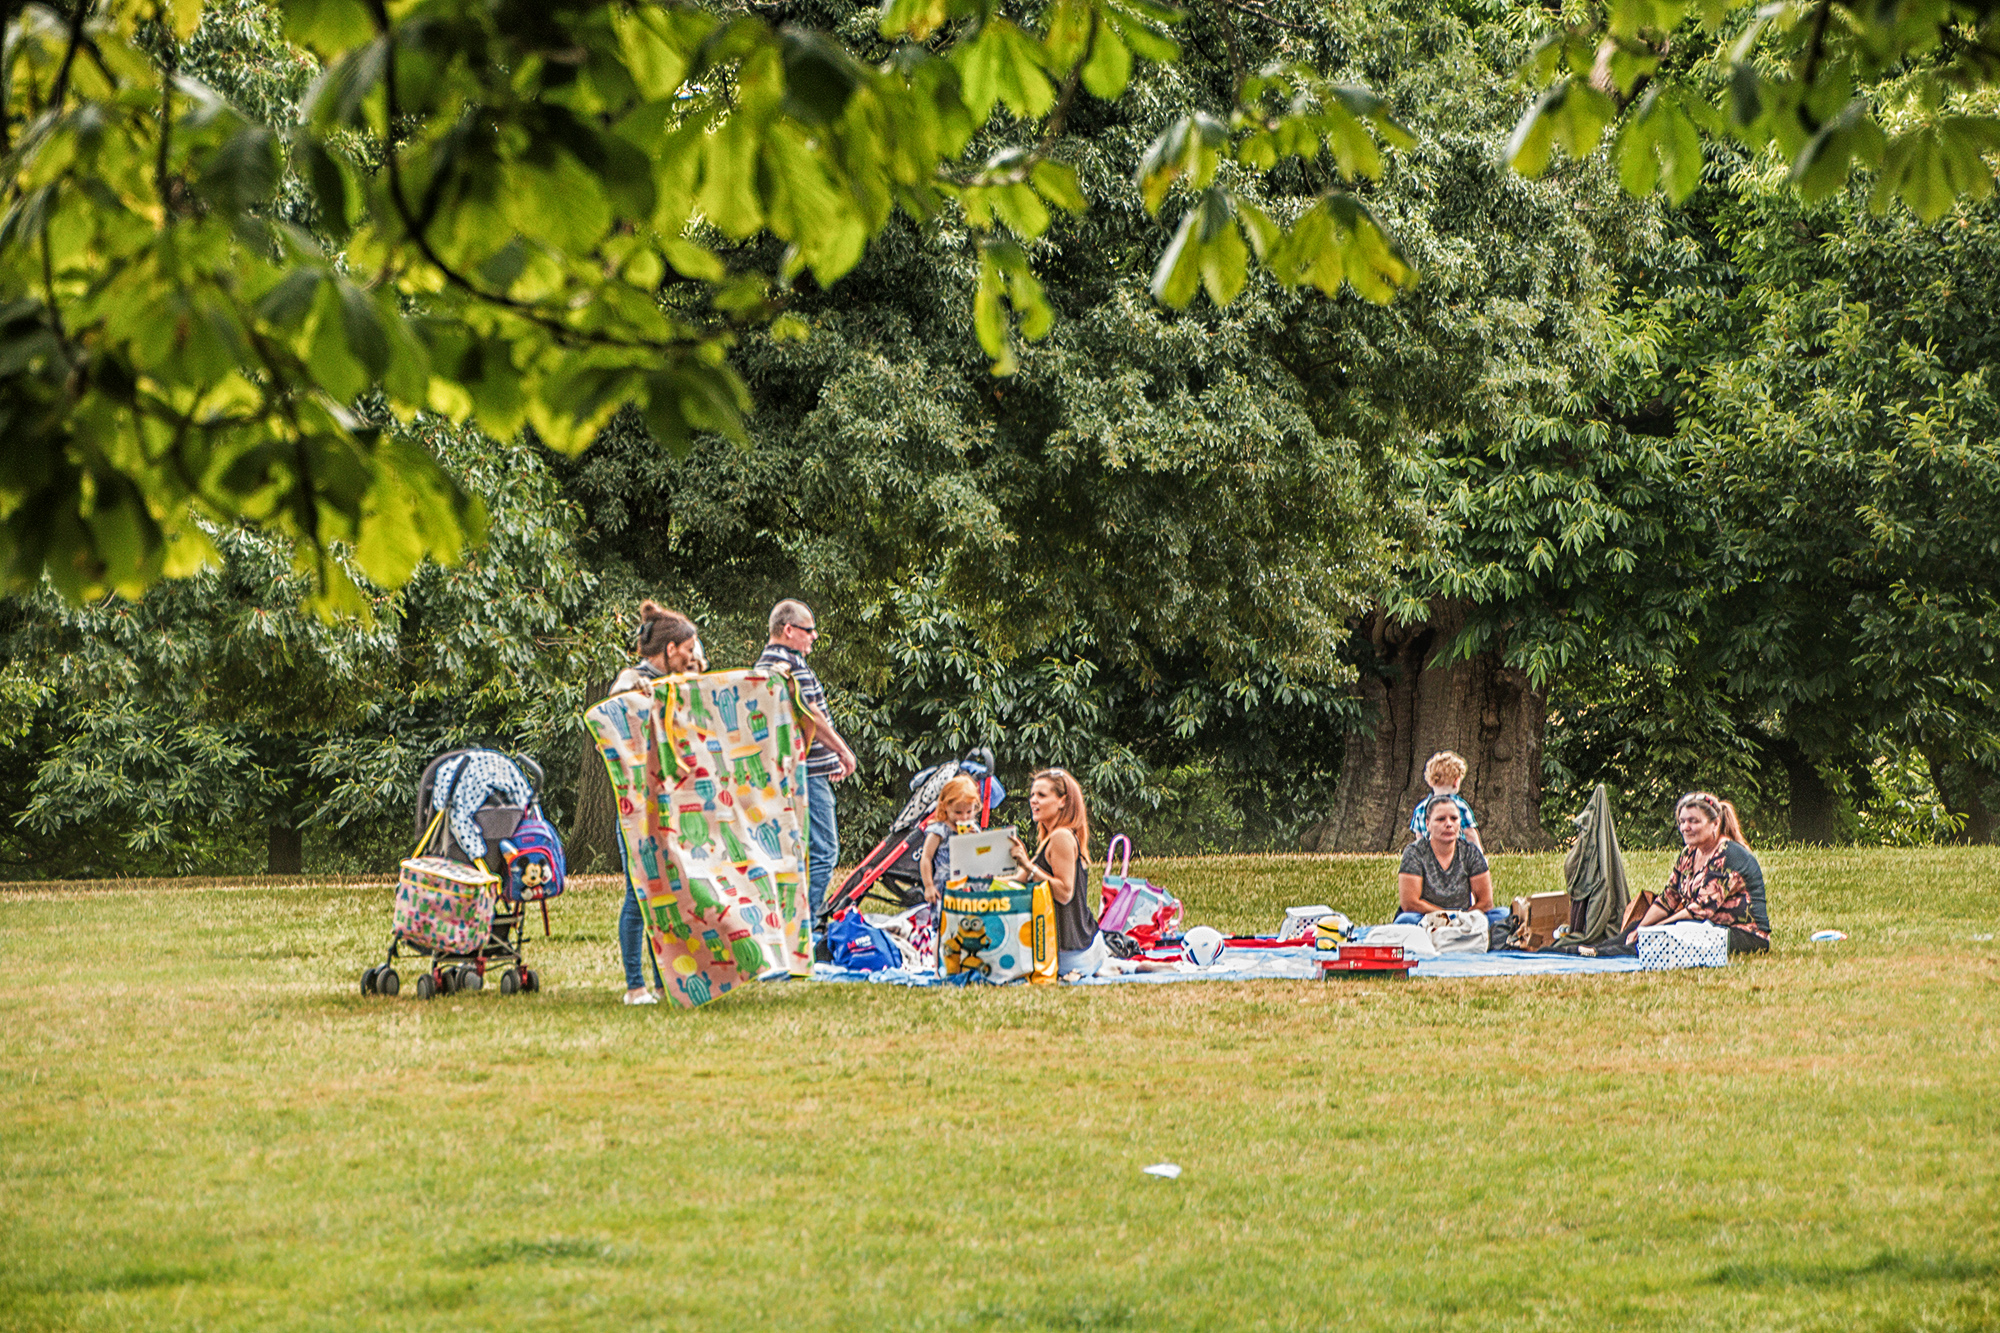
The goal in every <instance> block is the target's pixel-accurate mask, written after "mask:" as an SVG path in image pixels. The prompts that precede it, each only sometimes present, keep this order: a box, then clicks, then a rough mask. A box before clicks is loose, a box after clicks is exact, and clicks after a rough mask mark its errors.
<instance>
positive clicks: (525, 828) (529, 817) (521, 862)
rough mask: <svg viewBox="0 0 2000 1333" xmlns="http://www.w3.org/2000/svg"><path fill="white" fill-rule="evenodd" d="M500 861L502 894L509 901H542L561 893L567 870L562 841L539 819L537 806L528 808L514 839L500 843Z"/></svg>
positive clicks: (546, 821) (540, 812)
mask: <svg viewBox="0 0 2000 1333" xmlns="http://www.w3.org/2000/svg"><path fill="white" fill-rule="evenodd" d="M500 859H501V861H502V862H503V863H504V864H505V866H506V873H505V874H504V875H502V876H501V877H500V885H501V892H502V893H504V894H505V895H506V896H507V898H508V900H509V901H511V902H517V903H533V902H544V901H547V900H548V899H550V898H553V897H555V896H556V895H558V894H560V893H561V892H562V891H563V883H564V880H565V879H566V877H567V875H568V871H569V867H568V865H567V864H566V863H565V861H564V860H563V847H562V839H561V838H558V837H557V836H556V831H555V830H554V829H553V828H551V827H549V821H548V820H546V819H544V818H542V810H541V807H540V806H539V805H533V806H529V807H528V810H527V812H526V813H525V814H523V815H522V816H521V822H520V823H519V824H517V825H515V827H514V833H513V836H511V837H507V838H502V839H501V840H500Z"/></svg>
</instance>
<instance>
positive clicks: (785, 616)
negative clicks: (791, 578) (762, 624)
mask: <svg viewBox="0 0 2000 1333" xmlns="http://www.w3.org/2000/svg"><path fill="white" fill-rule="evenodd" d="M812 618H813V613H812V608H811V607H810V606H807V605H806V604H805V603H804V602H795V601H793V600H792V599H791V598H789V597H787V598H786V599H785V600H784V601H782V602H779V603H778V604H777V605H776V606H774V607H772V608H771V637H772V638H774V639H775V638H777V637H778V631H779V630H781V629H783V628H784V627H785V626H787V625H803V624H805V623H806V622H807V621H808V620H811V619H812Z"/></svg>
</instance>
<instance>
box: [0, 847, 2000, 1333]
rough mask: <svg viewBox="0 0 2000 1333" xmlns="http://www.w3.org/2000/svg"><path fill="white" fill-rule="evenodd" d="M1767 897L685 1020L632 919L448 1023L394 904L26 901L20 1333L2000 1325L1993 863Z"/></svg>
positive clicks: (1264, 869)
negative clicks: (1615, 953) (1549, 967)
mask: <svg viewBox="0 0 2000 1333" xmlns="http://www.w3.org/2000/svg"><path fill="white" fill-rule="evenodd" d="M1630 864H1631V868H1632V871H1633V875H1634V880H1635V882H1636V883H1638V884H1640V885H1642V886H1650V885H1653V884H1655V883H1657V881H1658V880H1659V879H1660V878H1661V877H1663V875H1664V873H1665V868H1666V864H1667V859H1666V857H1665V855H1664V854H1645V853H1641V854H1638V855H1635V856H1633V857H1631V860H1630ZM1764 864H1765V868H1766V871H1767V874H1768V875H1769V877H1770V881H1771V903H1772V910H1773V914H1774V916H1775V917H1776V920H1777V924H1778V926H1779V929H1780V934H1779V942H1778V945H1777V947H1776V949H1775V951H1774V953H1773V955H1772V956H1770V957H1768V958H1762V959H1752V960H1739V961H1738V962H1736V963H1733V964H1732V965H1731V966H1730V967H1729V968H1727V969H1725V970H1721V971H1714V972H1681V973H1664V974H1640V975H1612V976H1580V977H1569V978H1564V977H1537V978H1512V979H1493V980H1484V981H1405V982H1394V981H1381V980H1343V981H1338V982H1328V983H1321V982H1275V981H1273V982H1253V983H1245V984H1198V985H1197V984H1191V985H1179V986H1124V987H1078V988H1069V987H1060V986H1056V987H1038V988H1029V987H1009V988H1004V989H995V990H967V991H957V990H952V991H911V990H906V989H900V988H892V987H883V986H865V985H849V986H829V985H813V984H810V983H801V982H792V983H784V984H778V985H772V986H768V987H753V988H752V989H751V990H750V991H748V992H746V993H741V994H738V995H734V996H731V997H729V998H727V999H725V1000H723V1001H722V1002H720V1003H718V1004H716V1005H713V1006H711V1007H710V1008H708V1009H707V1010H704V1011H701V1012H696V1013H686V1012H681V1011H678V1010H675V1009H672V1008H669V1007H665V1006H662V1007H659V1008H653V1009H628V1008H626V1007H624V1006H622V1005H621V1004H619V1002H618V999H619V994H620V992H621V991H622V989H623V983H622V980H621V975H620V969H619V964H618V958H617V945H616V942H615V936H614V927H615V922H616V916H617V910H618V905H619V899H620V894H621V893H622V885H620V886H618V887H616V888H614V887H613V886H612V885H610V884H608V883H604V882H597V883H592V884H587V885H585V886H584V887H582V888H581V889H579V890H577V891H575V892H573V893H572V894H571V895H570V896H568V897H566V898H564V899H561V900H559V901H558V902H557V903H555V904H554V905H553V908H552V911H553V914H554V919H555V923H556V937H555V939H554V940H553V941H551V942H549V943H547V944H542V945H540V946H539V947H538V948H537V949H536V950H535V951H534V952H533V953H532V954H531V958H532V960H533V961H534V962H535V964H536V965H537V966H539V967H541V968H542V969H543V972H544V976H545V977H546V981H547V989H546V990H545V991H544V992H543V993H541V994H539V995H523V996H514V997H510V998H503V997H502V996H501V995H500V994H499V993H498V989H497V987H489V988H488V989H487V990H486V991H484V992H483V993H480V994H476V995H460V996H452V997H447V998H443V999H439V1000H435V1001H432V1002H430V1003H428V1004H426V1003H422V1002H419V1001H417V1000H415V999H414V998H412V996H411V989H410V985H409V974H407V973H406V981H405V989H404V993H403V995H402V997H400V998H398V999H393V1000H392V999H383V998H379V997H374V998H363V996H362V995H361V994H360V991H359V987H358V985H357V978H358V976H359V973H360V971H361V969H362V968H363V967H364V966H366V965H367V964H368V963H370V962H372V961H377V960H378V959H379V955H380V951H381V948H382V946H383V944H384V943H385V942H386V934H387V930H388V920H389V900H390V890H389V889H388V888H387V887H384V886H364V885H357V884H344V885H338V886H329V887H310V888H309V887H298V886H292V885H271V884H253V885H247V886H236V887H231V886H226V885H215V886H207V887H146V888H137V889H109V890H106V889H97V890H90V889H63V888H60V887H58V888H53V889H15V890H7V891H0V962H4V967H0V1020H4V1023H5V1038H4V1045H0V1169H4V1173H5V1177H4V1179H5V1186H4V1189H0V1329H116V1330H128V1329H147V1330H153V1329H195V1328H202V1329H255V1330H266V1329H288V1328H325V1329H338V1330H343V1333H344V1331H345V1330H350V1329H355V1328H395V1329H440V1330H451V1331H452V1333H463V1331H465V1330H474V1329H478V1330H484V1329H509V1330H515V1329H561V1330H581V1329H651V1328H659V1329H700V1330H704V1331H705V1333H706V1331H708V1330H731V1329H771V1328H783V1329H788V1330H808V1329H870V1330H872V1329H1098V1328H1132V1329H1180V1328H1189V1329H1266V1328H1268V1329H1317V1328H1349V1327H1355V1328H1387V1329H1402V1328H1410V1329H1460V1328H1463V1329H1479V1330H1488V1329H1537V1328H1583V1329H1601V1328H1661V1327H1665V1328H1673V1329H1708V1328H1713V1329H1730V1330H1734V1329H1787V1330H1792V1329H1799V1330H1806V1329H1826V1330H1839V1331H1840V1333H1860V1331H1862V1330H1877V1329H1879V1330H1905V1329H1932V1330H1947V1329H2000V1029H1996V1023H1995V1020H1996V1017H1997V1016H2000V943H1996V942H1995V939H1994V936H1995V935H1996V934H2000V850H1997V849H1993V848H1983V849H1928V850H1918V851H1908V852H1904V851H1866V852H1852V851H1831V852H1815V851H1799V852H1785V851H1780V852H1774V853H1771V854H1769V855H1767V856H1766V857H1765V858H1764ZM1143 869H1144V870H1145V872H1146V873H1148V874H1149V875H1151V876H1152V877H1153V878H1154V879H1156V880H1158V881H1160V882H1163V883H1166V884H1168V885H1171V886H1173V887H1175V888H1176V889H1177V890H1178V891H1180V892H1181V894H1182V896H1183V897H1184V898H1185V899H1186V901H1187V902H1188V905H1189V919H1190V922H1191V923H1192V922H1201V921H1206V922H1208V923H1210V924H1214V925H1218V926H1221V927H1223V928H1225V929H1236V930H1245V929H1248V930H1266V931H1268V930H1270V929H1272V928H1273V927H1275V925H1276V924H1277V921H1278V917H1279V915H1280V913H1281V912H1282V910H1283V908H1284V907H1285V906H1286V905H1288V904H1291V903H1308V902H1329V903H1332V904H1333V905H1335V906H1336V907H1339V908H1341V909H1342V910H1345V911H1347V912H1349V913H1350V914H1351V915H1354V916H1355V917H1356V918H1357V919H1370V918H1373V919H1378V920H1379V919H1384V918H1385V917H1386V914H1387V912H1388V911H1389V909H1390V906H1391V900H1392V896H1393V890H1392V887H1391V886H1392V884H1393V878H1394V877H1393V860H1392V858H1389V857H1372V858H1322V857H1275V858H1214V859H1204V860H1198V861H1194V860H1191V861H1178V862H1176V861H1157V860H1156V861H1152V862H1149V863H1148V864H1146V865H1145V866H1144V867H1143ZM1559 876H1560V867H1559V862H1558V859H1557V858H1555V857H1553V856H1542V857H1507V856H1503V857H1497V858H1495V875H1494V878H1495V881H1496V885H1497V890H1498V892H1499V894H1500V895H1501V896H1502V897H1503V898H1505V897H1512V896H1514V895H1516V894H1519V893H1525V892H1529V891H1531V890H1540V889H1545V888H1553V887H1558V886H1559ZM1829 926H1830V927H1837V928H1839V929H1842V930H1845V931H1847V932H1848V934H1849V935H1850V936H1851V938H1850V939H1849V940H1848V941H1847V942H1846V943H1844V944H1840V945H1836V946H1815V945H1811V944H1808V943H1807V942H1806V938H1805V937H1806V935H1807V934H1808V933H1809V932H1810V931H1812V930H1814V929H1817V928H1820V927H1829ZM1162 1161H1171V1162H1177V1163H1179V1164H1180V1165H1181V1166H1182V1167H1183V1168H1185V1174H1184V1175H1183V1176H1182V1177H1181V1178H1180V1179H1179V1180H1175V1181H1168V1180H1160V1179H1155V1178H1153V1177H1151V1176H1147V1175H1144V1174H1142V1173H1141V1171H1140V1168H1141V1167H1143V1166H1146V1165H1147V1164H1149V1163H1154V1162H1162Z"/></svg>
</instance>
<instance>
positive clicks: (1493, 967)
mask: <svg viewBox="0 0 2000 1333" xmlns="http://www.w3.org/2000/svg"><path fill="white" fill-rule="evenodd" d="M1638 970H1639V960H1638V959H1637V958H1577V957H1573V956H1571V955H1568V954H1551V953H1513V952H1502V953H1461V954H1447V955H1445V956H1444V957H1442V958H1427V959H1425V960H1424V961H1423V962H1421V963H1418V964H1417V966H1416V967H1415V968H1414V969H1412V970H1411V972H1410V975H1411V976H1412V977H1416V978H1419V979H1421V980H1425V981H1431V980H1439V981H1442V980H1449V979H1451V978H1456V977H1524V976H1562V975H1571V974H1575V973H1581V972H1637V971H1638ZM1319 975H1320V970H1319V963H1318V962H1317V960H1316V958H1315V955H1314V952H1313V950H1311V949H1308V948H1296V949H1224V950H1223V951H1222V957H1220V958H1218V959H1217V960H1216V961H1215V963H1214V964H1213V965H1212V966H1209V967H1190V968H1188V969H1187V970H1186V971H1177V972H1139V973H1134V974H1132V975H1129V976H1116V977H1085V978H1083V979H1082V980H1080V981H1073V982H1070V983H1069V984H1070V985H1073V986H1120V985H1126V984H1128V983H1131V982H1141V983H1145V984H1148V985H1164V984H1166V983H1168V982H1175V981H1315V980H1318V978H1319ZM813 980H814V981H867V982H871V983H873V984H875V985H881V986H942V985H945V984H946V982H945V979H944V978H943V977H940V976H937V975H935V974H934V973H929V972H911V971H907V970H905V969H903V968H888V969H885V970H883V971H880V972H851V971H849V970H848V969H846V968H844V967H835V966H833V965H832V964H831V963H815V964H814V965H813Z"/></svg>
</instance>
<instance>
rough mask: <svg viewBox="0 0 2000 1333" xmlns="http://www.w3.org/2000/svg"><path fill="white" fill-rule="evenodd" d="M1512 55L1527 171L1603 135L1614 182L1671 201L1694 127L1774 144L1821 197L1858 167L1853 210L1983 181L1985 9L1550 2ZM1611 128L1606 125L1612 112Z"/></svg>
mask: <svg viewBox="0 0 2000 1333" xmlns="http://www.w3.org/2000/svg"><path fill="white" fill-rule="evenodd" d="M1552 17H1553V21H1552V22H1551V23H1550V25H1549V26H1550V28H1551V29H1552V30H1551V31H1549V32H1548V33H1547V34H1546V35H1545V36H1544V37H1543V38H1542V40H1541V41H1540V43H1539V44H1538V46H1537V47H1536V50H1535V52H1534V54H1533V55H1532V56H1531V57H1530V59H1529V60H1528V62H1527V65H1526V72H1527V74H1528V76H1529V77H1530V78H1531V79H1532V80H1533V81H1534V82H1535V83H1536V84H1538V85H1542V86H1544V87H1545V91H1544V92H1543V93H1542V95H1541V97H1540V98H1539V100H1537V101H1536V102H1535V103H1534V105H1532V106H1531V107H1530V108H1529V109H1528V111H1527V114H1526V115H1524V116H1523V117H1522V118H1521V121H1520V124H1519V126H1518V127H1517V128H1516V130H1515V132H1514V136H1513V138H1512V141H1511V142H1510V143H1509V145H1508V159H1509V161H1510V162H1512V163H1513V165H1514V166H1516V167H1517V168H1519V169H1520V170H1522V171H1525V172H1527V173H1528V174H1530V175H1539V174H1540V173H1541V172H1542V171H1544V170H1546V169H1547V166H1548V164H1549V161H1550V159H1551V154H1552V152H1553V150H1554V149H1555V148H1556V147H1558V146H1560V147H1561V148H1563V149H1564V150H1566V151H1567V152H1568V153H1570V154H1571V155H1572V156H1575V157H1584V156H1586V155H1588V154H1589V153H1591V152H1592V151H1593V150H1595V149H1596V148H1597V146H1598V145H1599V143H1601V142H1602V141H1603V139H1604V136H1605V134H1606V133H1607V131H1611V132H1612V133H1613V145H1612V153H1613V155H1614V157H1615V158H1616V160H1617V162H1618V167H1619V171H1620V173H1621V175H1622V176H1623V177H1624V180H1625V183H1626V186H1627V188H1629V189H1630V190H1632V191H1633V193H1635V194H1644V193H1647V192H1649V191H1651V190H1653V189H1654V188H1655V187H1656V186H1657V187H1658V188H1660V189H1662V190H1664V191H1665V193H1666V194H1667V195H1668V196H1669V197H1671V198H1672V199H1674V200H1675V201H1677V202H1678V201H1680V200H1683V199H1686V198H1687V197H1688V196H1689V195H1690V194H1691V193H1693V191H1694V190H1695V188H1696V186H1697V185H1698V184H1699V182H1700V179H1701V162H1702V155H1701V136H1702V135H1703V134H1704V133H1705V134H1708V135H1712V136H1715V137H1717V138H1722V139H1726V140H1730V141H1733V142H1734V143H1736V144H1739V145H1742V146H1744V147H1747V148H1750V149H1753V150H1755V149H1762V148H1764V147H1766V146H1770V147H1772V148H1774V149H1775V150H1776V152H1777V154H1778V155H1779V156H1780V157H1781V158H1782V159H1783V161H1784V163H1785V167H1786V178H1787V183H1788V184H1790V185H1792V186H1795V187H1796V188H1797V189H1798V190H1799V192H1800V193H1801V194H1802V195H1803V196H1804V197H1805V198H1806V199H1807V200H1808V201H1817V200H1821V199H1826V198H1828V197H1830V196H1832V195H1833V194H1835V193H1837V192H1839V191H1840V190H1841V189H1842V187H1843V186H1845V185H1846V183H1847V181H1848V178H1849V174H1850V172H1851V171H1852V170H1853V169H1854V168H1855V167H1856V166H1857V165H1859V166H1863V167H1866V168H1868V169H1870V171H1871V172H1872V175H1873V186H1872V189H1871V190H1870V191H1869V196H1868V203H1869V208H1870V209H1871V210H1872V211H1873V212H1875V213H1877V214H1881V213H1885V212H1887V210H1888V208H1889V206H1890V205H1891V204H1892V203H1894V202H1895V201H1896V200H1898V199H1900V200H1901V201H1902V202H1903V203H1904V204H1906V205H1907V206H1908V207H1909V208H1910V209H1911V211H1913V212H1915V213H1916V214H1917V215H1918V216H1919V217H1921V218H1923V219H1924V220H1925V221H1926V222H1933V221H1936V220H1937V219H1938V218H1940V217H1942V216H1944V214H1945V213H1947V212H1949V211H1950V210H1951V209H1952V207H1953V206H1954V204H1955V203H1956V202H1957V201H1958V200H1959V199H1961V198H1968V199H1971V200H1972V201H1974V202H1977V201H1980V200H1983V199H1985V198H1987V197H1988V196H1989V195H1990V194H1992V192H1993V171H1992V168H1991V167H1990V166H1989V165H1988V164H1987V162H1986V158H1987V156H1988V155H1989V154H1991V153H1993V152H1994V151H1996V150H2000V116H1996V115H1995V110H1996V107H1995V100H1994V84H1995V83H1996V81H2000V26H1996V25H1997V24H2000V13H1996V11H1995V9H1994V7H1993V6H1991V5H1989V4H1983V3H1973V4H1966V3H1953V2H1952V0H1908V2H1906V3H1898V4H1848V3H1841V2H1840V0H1778V3H1774V4H1764V3H1755V2H1753V0H1699V3H1693V4H1689V3H1682V2H1681V0H1610V3H1606V4H1593V5H1588V6H1565V7H1563V9H1562V10H1561V11H1560V12H1559V13H1558V14H1557V15H1555V16H1552ZM1613 126H1615V127H1616V128H1615V130H1612V127H1613Z"/></svg>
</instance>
